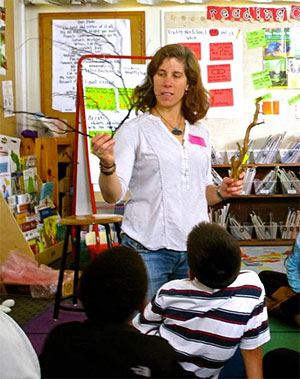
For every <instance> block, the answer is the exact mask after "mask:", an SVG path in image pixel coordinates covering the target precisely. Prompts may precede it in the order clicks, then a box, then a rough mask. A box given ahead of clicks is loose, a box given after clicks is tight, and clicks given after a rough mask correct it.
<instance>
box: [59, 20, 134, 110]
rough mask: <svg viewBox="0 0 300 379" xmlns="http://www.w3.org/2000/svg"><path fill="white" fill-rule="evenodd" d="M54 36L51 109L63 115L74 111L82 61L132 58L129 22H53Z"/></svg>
mask: <svg viewBox="0 0 300 379" xmlns="http://www.w3.org/2000/svg"><path fill="white" fill-rule="evenodd" d="M52 35H53V46H52V62H53V65H52V95H53V96H52V99H53V100H52V108H53V109H55V110H58V111H61V112H75V106H76V104H75V100H76V86H77V63H78V60H79V58H81V57H82V56H83V55H88V54H107V55H131V36H130V20H125V19H124V20H123V19H105V20H103V19H95V20H93V19H82V20H54V21H53V24H52ZM92 84H93V83H91V87H93V85H92Z"/></svg>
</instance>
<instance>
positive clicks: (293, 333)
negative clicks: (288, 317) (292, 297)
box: [263, 317, 300, 354]
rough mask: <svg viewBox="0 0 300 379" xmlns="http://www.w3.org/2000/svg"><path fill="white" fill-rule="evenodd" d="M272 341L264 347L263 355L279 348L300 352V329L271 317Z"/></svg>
mask: <svg viewBox="0 0 300 379" xmlns="http://www.w3.org/2000/svg"><path fill="white" fill-rule="evenodd" d="M269 325H270V331H271V340H270V341H269V342H267V343H266V344H264V345H263V354H266V353H267V352H268V351H270V350H274V349H277V348H279V347H286V348H288V349H292V350H296V351H298V352H300V329H299V327H297V326H289V325H287V324H285V323H283V322H281V321H279V320H277V319H275V318H273V317H269Z"/></svg>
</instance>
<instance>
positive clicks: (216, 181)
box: [211, 168, 222, 186]
mask: <svg viewBox="0 0 300 379" xmlns="http://www.w3.org/2000/svg"><path fill="white" fill-rule="evenodd" d="M211 175H212V179H213V182H214V184H215V185H216V186H219V185H220V184H221V183H222V176H221V175H219V174H218V173H217V171H216V170H215V169H214V168H211Z"/></svg>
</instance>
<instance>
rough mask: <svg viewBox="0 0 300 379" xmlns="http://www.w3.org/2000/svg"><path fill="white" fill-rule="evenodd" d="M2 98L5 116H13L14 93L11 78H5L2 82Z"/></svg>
mask: <svg viewBox="0 0 300 379" xmlns="http://www.w3.org/2000/svg"><path fill="white" fill-rule="evenodd" d="M2 98H3V108H4V117H5V118H6V117H13V116H14V115H15V114H14V94H13V86H12V81H11V80H5V81H3V82H2Z"/></svg>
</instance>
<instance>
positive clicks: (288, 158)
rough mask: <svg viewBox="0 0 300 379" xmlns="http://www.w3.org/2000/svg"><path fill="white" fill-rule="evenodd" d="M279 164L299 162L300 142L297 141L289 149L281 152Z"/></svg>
mask: <svg viewBox="0 0 300 379" xmlns="http://www.w3.org/2000/svg"><path fill="white" fill-rule="evenodd" d="M280 152H281V163H299V162H300V140H297V141H296V142H295V143H294V144H293V145H292V146H291V147H290V148H288V149H285V150H281V151H280Z"/></svg>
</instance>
